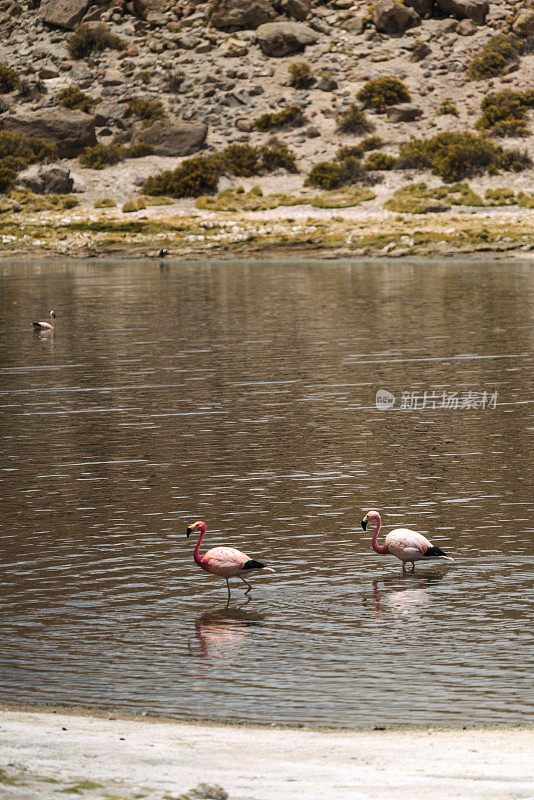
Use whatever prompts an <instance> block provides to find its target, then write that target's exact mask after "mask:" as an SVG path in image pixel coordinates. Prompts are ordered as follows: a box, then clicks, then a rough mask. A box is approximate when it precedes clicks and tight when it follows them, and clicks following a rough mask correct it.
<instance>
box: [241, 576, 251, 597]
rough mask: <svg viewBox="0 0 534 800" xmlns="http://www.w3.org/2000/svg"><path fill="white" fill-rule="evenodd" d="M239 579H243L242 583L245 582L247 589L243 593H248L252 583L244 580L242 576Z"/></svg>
mask: <svg viewBox="0 0 534 800" xmlns="http://www.w3.org/2000/svg"><path fill="white" fill-rule="evenodd" d="M241 580H242V581H243V583H246V584H247V586H248V589H245V594H248V593H249V592H250V590H251V589H252V584H251V583H249V582H248V581H246V580H245V579H244V578H241Z"/></svg>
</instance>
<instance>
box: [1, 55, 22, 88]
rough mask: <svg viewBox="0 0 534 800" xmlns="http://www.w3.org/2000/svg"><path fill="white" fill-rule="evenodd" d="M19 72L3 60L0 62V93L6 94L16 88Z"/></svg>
mask: <svg viewBox="0 0 534 800" xmlns="http://www.w3.org/2000/svg"><path fill="white" fill-rule="evenodd" d="M19 83H20V78H19V73H18V72H17V70H16V69H13V67H10V66H9V65H8V64H6V63H5V62H4V61H2V62H0V94H8V93H9V92H14V91H15V89H18V87H19Z"/></svg>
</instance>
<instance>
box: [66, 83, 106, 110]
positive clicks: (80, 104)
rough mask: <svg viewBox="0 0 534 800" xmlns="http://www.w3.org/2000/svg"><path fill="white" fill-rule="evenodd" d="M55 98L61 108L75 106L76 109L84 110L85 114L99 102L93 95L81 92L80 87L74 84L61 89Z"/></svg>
mask: <svg viewBox="0 0 534 800" xmlns="http://www.w3.org/2000/svg"><path fill="white" fill-rule="evenodd" d="M57 99H58V101H59V105H60V106H63V108H76V109H78V111H85V113H86V114H87V113H88V112H89V111H90V110H91V109H92V108H93V106H95V105H96V104H97V103H98V102H99V101H98V100H95V98H94V97H90V96H89V95H88V94H85V92H82V90H81V89H80V87H79V86H76V85H75V84H73V85H72V86H67V87H66V88H65V89H62V90H61V91H60V92H59V94H58V96H57Z"/></svg>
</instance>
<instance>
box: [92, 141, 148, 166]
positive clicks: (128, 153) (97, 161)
mask: <svg viewBox="0 0 534 800" xmlns="http://www.w3.org/2000/svg"><path fill="white" fill-rule="evenodd" d="M153 152H154V148H153V147H152V145H151V144H147V143H146V142H139V143H138V144H132V145H131V146H130V147H125V146H124V145H122V144H114V143H112V144H97V145H95V146H94V147H86V148H85V150H84V151H83V153H80V155H79V156H78V161H79V162H80V164H81V165H82V167H88V168H89V169H104V168H105V167H109V166H112V165H113V164H118V163H119V162H120V161H124V159H125V158H141V157H142V156H148V155H150V154H151V153H153Z"/></svg>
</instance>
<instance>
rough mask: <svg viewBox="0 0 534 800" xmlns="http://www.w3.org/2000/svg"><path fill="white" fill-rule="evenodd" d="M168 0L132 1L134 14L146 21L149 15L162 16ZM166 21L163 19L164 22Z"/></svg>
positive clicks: (167, 5)
mask: <svg viewBox="0 0 534 800" xmlns="http://www.w3.org/2000/svg"><path fill="white" fill-rule="evenodd" d="M169 5H170V3H169V0H133V7H134V11H135V13H136V14H139V16H140V17H142V18H143V19H146V18H147V17H148V16H149V15H151V14H163V12H164V11H166V10H167V8H168V7H169ZM167 21H168V20H167V19H165V22H167Z"/></svg>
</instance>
